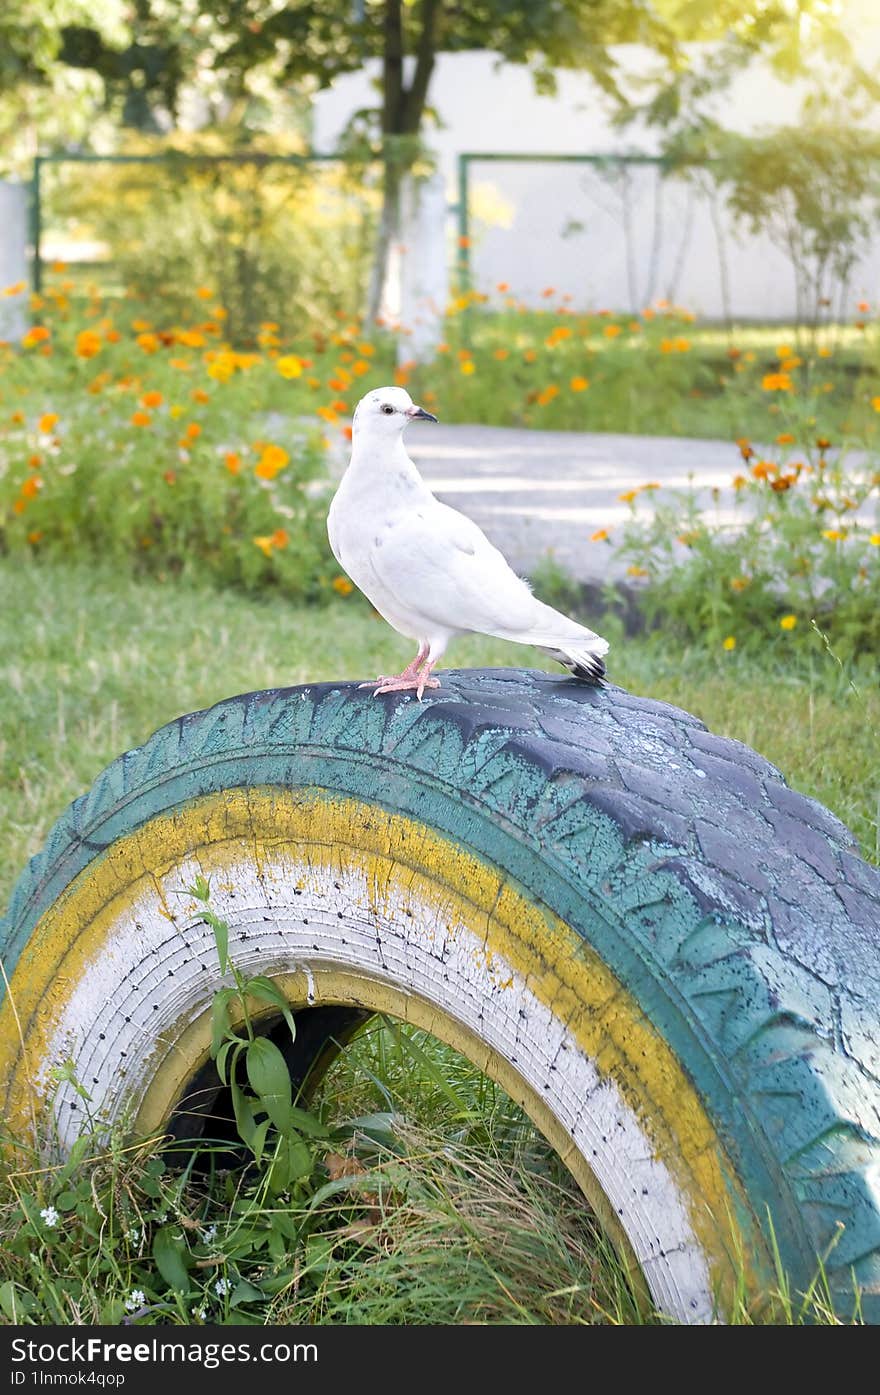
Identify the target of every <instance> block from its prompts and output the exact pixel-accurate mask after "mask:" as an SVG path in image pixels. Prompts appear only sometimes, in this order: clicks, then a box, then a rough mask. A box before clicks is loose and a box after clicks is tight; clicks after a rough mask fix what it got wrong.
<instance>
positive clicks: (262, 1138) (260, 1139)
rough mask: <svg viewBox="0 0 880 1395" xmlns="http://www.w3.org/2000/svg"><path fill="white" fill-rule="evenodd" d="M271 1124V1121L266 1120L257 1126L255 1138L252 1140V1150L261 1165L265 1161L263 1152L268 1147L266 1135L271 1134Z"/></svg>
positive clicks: (256, 1160)
mask: <svg viewBox="0 0 880 1395" xmlns="http://www.w3.org/2000/svg"><path fill="white" fill-rule="evenodd" d="M271 1124H272V1120H271V1119H264V1120H263V1122H262V1123H261V1124H257V1127H256V1128H255V1129H254V1136H253V1138H252V1139H251V1149H252V1151H253V1155H254V1160H255V1162H258V1163H259V1162H262V1161H263V1151H264V1149H265V1147H266V1134H267V1133H268V1132H269V1129H270V1127H271Z"/></svg>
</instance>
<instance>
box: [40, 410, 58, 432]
mask: <svg viewBox="0 0 880 1395" xmlns="http://www.w3.org/2000/svg"><path fill="white" fill-rule="evenodd" d="M57 425H58V413H57V412H44V413H43V415H42V416H41V417H40V420H39V421H38V422H37V430H38V431H39V432H40V433H41V435H43V436H48V434H49V432H50V431H51V430H52V429H53V427H55V426H57Z"/></svg>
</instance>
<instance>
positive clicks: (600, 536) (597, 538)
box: [590, 528, 608, 542]
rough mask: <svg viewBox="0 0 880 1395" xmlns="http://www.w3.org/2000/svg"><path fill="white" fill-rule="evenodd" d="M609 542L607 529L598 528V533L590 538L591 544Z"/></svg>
mask: <svg viewBox="0 0 880 1395" xmlns="http://www.w3.org/2000/svg"><path fill="white" fill-rule="evenodd" d="M607 541H608V529H607V528H597V529H596V531H595V533H592V534H591V536H590V542H607Z"/></svg>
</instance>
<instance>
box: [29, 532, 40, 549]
mask: <svg viewBox="0 0 880 1395" xmlns="http://www.w3.org/2000/svg"><path fill="white" fill-rule="evenodd" d="M42 536H43V532H42V529H40V528H35V529H34V531H33V532H32V533H28V535H27V540H28V542H29V543H30V545H31V547H35V546H36V545H37V543H38V542H39V541H40V539H41V538H42Z"/></svg>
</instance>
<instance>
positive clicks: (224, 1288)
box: [214, 1279, 229, 1298]
mask: <svg viewBox="0 0 880 1395" xmlns="http://www.w3.org/2000/svg"><path fill="white" fill-rule="evenodd" d="M214 1292H215V1293H216V1295H217V1297H218V1298H222V1297H223V1295H224V1294H225V1293H228V1292H229V1280H228V1279H218V1280H217V1282H216V1284H215V1285H214Z"/></svg>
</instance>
